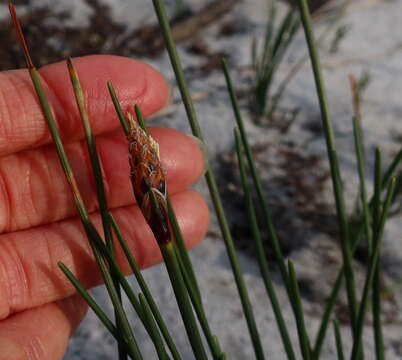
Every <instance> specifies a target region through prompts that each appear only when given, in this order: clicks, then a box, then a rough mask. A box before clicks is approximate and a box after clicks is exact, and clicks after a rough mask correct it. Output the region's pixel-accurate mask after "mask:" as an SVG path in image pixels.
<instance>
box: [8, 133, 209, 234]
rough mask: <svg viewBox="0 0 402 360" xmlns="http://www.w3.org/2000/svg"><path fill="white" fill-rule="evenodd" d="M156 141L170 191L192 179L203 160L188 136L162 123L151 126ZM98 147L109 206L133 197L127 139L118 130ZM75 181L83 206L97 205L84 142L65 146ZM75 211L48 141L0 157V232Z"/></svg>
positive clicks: (56, 219)
mask: <svg viewBox="0 0 402 360" xmlns="http://www.w3.org/2000/svg"><path fill="white" fill-rule="evenodd" d="M150 132H151V134H152V136H153V137H154V138H155V140H156V141H157V142H158V143H159V145H160V149H161V150H160V152H161V161H162V165H163V166H164V168H165V169H166V171H167V183H168V189H169V192H171V193H175V192H178V191H180V190H183V189H185V188H186V187H188V186H190V185H191V184H192V183H194V182H195V181H196V180H197V179H198V177H199V176H200V175H201V174H202V171H203V167H204V160H203V155H202V152H201V150H200V148H199V146H198V145H197V143H196V142H195V141H194V140H193V139H192V138H191V137H189V136H187V135H185V134H183V133H180V132H178V131H175V130H172V129H167V128H151V129H150ZM97 147H98V152H99V158H100V161H101V165H102V168H103V170H104V182H105V188H106V192H107V198H108V201H109V206H110V208H114V207H119V206H124V205H128V204H130V203H133V201H134V197H133V195H132V188H131V184H130V181H129V165H128V155H127V154H128V151H127V140H126V139H125V137H124V136H123V135H121V131H119V132H116V133H112V134H109V135H107V136H99V137H98V138H97ZM66 150H67V153H68V156H69V158H70V162H71V165H72V167H73V170H74V173H75V176H76V179H77V182H78V186H79V188H80V190H81V193H82V195H83V197H84V200H85V202H86V205H87V207H88V210H89V211H90V212H93V211H95V210H96V208H97V201H96V191H95V186H94V182H93V177H92V171H91V165H90V160H89V158H88V154H87V150H86V144H85V142H77V143H73V144H68V145H67V146H66ZM74 214H75V208H74V203H73V198H72V195H71V192H70V189H69V187H68V183H67V181H66V180H65V177H64V173H63V170H62V168H61V166H60V164H59V161H58V158H57V154H56V151H55V149H54V147H53V146H46V147H42V148H39V149H35V150H32V151H27V152H21V153H17V154H13V155H9V156H6V157H4V158H1V159H0V233H4V232H11V231H16V230H23V229H27V228H30V227H34V226H38V225H42V224H47V223H51V222H54V221H59V220H62V219H64V218H66V217H70V216H72V215H74Z"/></svg>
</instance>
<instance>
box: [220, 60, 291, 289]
mask: <svg viewBox="0 0 402 360" xmlns="http://www.w3.org/2000/svg"><path fill="white" fill-rule="evenodd" d="M222 66H223V71H224V74H225V79H226V85H227V88H228V91H229V96H230V100H231V103H232V107H233V111H234V114H235V119H236V123H237V126H238V128H239V132H240V135H241V139H242V143H243V147H244V150H245V153H246V157H247V161H248V165H249V169H250V172H251V176H252V178H253V182H254V186H255V189H256V191H257V196H258V201H259V203H260V204H261V206H262V209H263V212H264V216H265V221H266V225H267V228H268V234H269V237H270V239H271V242H272V246H273V250H274V254H275V258H276V261H277V262H278V265H279V270H280V272H281V275H282V279H283V282H284V284H285V286H286V288H287V289H289V286H288V273H287V268H286V264H285V259H284V257H283V254H282V250H281V246H280V243H279V239H278V236H277V234H276V231H275V226H274V223H273V221H272V216H271V211H270V209H269V206H268V203H267V201H266V198H265V196H264V192H263V190H262V185H261V180H260V176H259V174H258V170H257V167H256V165H255V162H254V158H253V153H252V151H251V148H250V145H249V143H248V138H247V134H246V131H245V129H244V122H243V118H242V116H241V113H240V108H239V104H238V102H237V98H236V94H235V91H234V86H233V84H232V80H231V77H230V74H229V69H228V66H227V63H226V61H225V60H222Z"/></svg>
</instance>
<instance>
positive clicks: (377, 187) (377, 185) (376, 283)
mask: <svg viewBox="0 0 402 360" xmlns="http://www.w3.org/2000/svg"><path fill="white" fill-rule="evenodd" d="M381 163H382V162H381V152H380V150H379V149H376V156H375V181H374V196H373V228H374V232H375V233H377V232H378V231H379V230H380V226H381V223H380V221H381V219H380V216H381V192H382V184H383V180H382V175H381V168H382V165H381ZM391 201H392V199H391ZM377 241H378V240H377ZM370 255H372V254H370ZM380 263H381V259H380V258H378V261H377V264H376V266H375V269H374V276H373V282H372V292H371V297H372V303H373V306H372V316H373V331H374V342H375V351H376V359H377V360H383V359H384V339H383V332H382V323H381V288H380Z"/></svg>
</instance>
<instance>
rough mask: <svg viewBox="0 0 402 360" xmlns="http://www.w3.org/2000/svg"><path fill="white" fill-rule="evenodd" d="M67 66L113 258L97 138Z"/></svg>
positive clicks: (75, 75)
mask: <svg viewBox="0 0 402 360" xmlns="http://www.w3.org/2000/svg"><path fill="white" fill-rule="evenodd" d="M67 66H68V70H69V74H70V79H71V84H72V87H73V90H74V96H75V100H76V103H77V107H78V110H79V112H80V116H81V120H82V124H83V127H84V131H85V138H86V143H87V148H88V153H89V157H90V160H91V166H92V171H93V175H94V179H95V187H96V194H97V198H98V203H99V209H100V213H101V218H102V226H103V233H104V236H105V241H106V244H107V246H108V248H109V251H110V252H111V254H112V256H114V254H115V247H114V244H113V237H112V231H111V226H110V221H109V215H108V212H109V211H108V202H107V197H106V191H105V187H104V184H103V174H102V169H101V165H100V161H99V156H98V151H97V147H96V142H95V137H94V135H93V132H92V127H91V123H90V120H89V115H88V112H87V105H86V103H85V97H84V92H83V90H82V87H81V82H80V79H79V76H78V73H77V70H76V69H75V67H74V64H73V62H72V60H71V59H67ZM111 275H112V278H113V281H114V284H115V287H116V290H117V293H118V295H119V297H120V298H121V295H120V288H119V283H118V280H117V278H116V275H115V274H114V271H112V272H111ZM115 317H116V320H117V321H118V315H117V314H115ZM117 327H118V328H119V327H120V326H119V324H117ZM126 358H127V356H126V354H125V350H124V349H123V348H122V347H121V346H119V359H120V360H124V359H126Z"/></svg>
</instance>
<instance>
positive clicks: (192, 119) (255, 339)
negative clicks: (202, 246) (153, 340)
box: [153, 0, 264, 360]
mask: <svg viewBox="0 0 402 360" xmlns="http://www.w3.org/2000/svg"><path fill="white" fill-rule="evenodd" d="M153 4H154V7H155V12H156V14H157V17H158V20H159V24H160V26H161V28H162V33H163V36H164V39H165V44H166V48H167V50H168V53H169V57H170V61H171V64H172V67H173V70H174V73H175V75H176V81H177V84H178V87H179V89H180V93H181V96H182V99H183V104H184V107H185V110H186V113H187V117H188V120H189V124H190V127H191V129H192V132H193V134H194V135H195V136H196V137H198V138H199V139H200V140H201V141H203V136H202V133H201V129H200V126H199V123H198V121H197V116H196V113H195V110H194V105H193V102H192V100H191V96H190V93H189V90H188V87H187V83H186V80H185V77H184V72H183V69H182V66H181V62H180V59H179V56H178V54H177V50H176V46H175V43H174V40H173V36H172V33H171V29H170V26H169V20H168V18H167V15H166V11H165V8H164V5H163V1H162V0H153ZM205 178H206V181H207V184H208V188H209V191H210V194H211V198H212V201H213V204H214V207H215V211H216V215H217V218H218V222H219V225H220V228H221V231H222V236H223V238H224V241H225V245H226V249H227V253H228V257H229V260H230V264H231V266H232V270H233V274H234V278H235V281H236V285H237V288H238V291H239V296H240V300H241V302H242V307H243V311H244V314H245V317H246V321H247V325H248V328H249V331H250V336H251V340H252V343H253V346H254V351H255V354H256V357H257V359H258V360H262V359H264V352H263V349H262V344H261V340H260V336H259V334H258V329H257V325H256V322H255V318H254V314H253V311H252V307H251V303H250V299H249V296H248V292H247V289H246V286H245V283H244V279H243V276H242V274H241V270H240V265H239V262H238V259H237V256H236V251H235V248H234V244H233V239H232V236H231V233H230V230H229V224H228V222H227V219H226V215H225V212H224V209H223V205H222V201H221V199H220V196H219V191H218V186H217V184H216V180H215V176H214V174H213V172H212V169H211V167H210V165H209V164H207V171H206V173H205Z"/></svg>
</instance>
